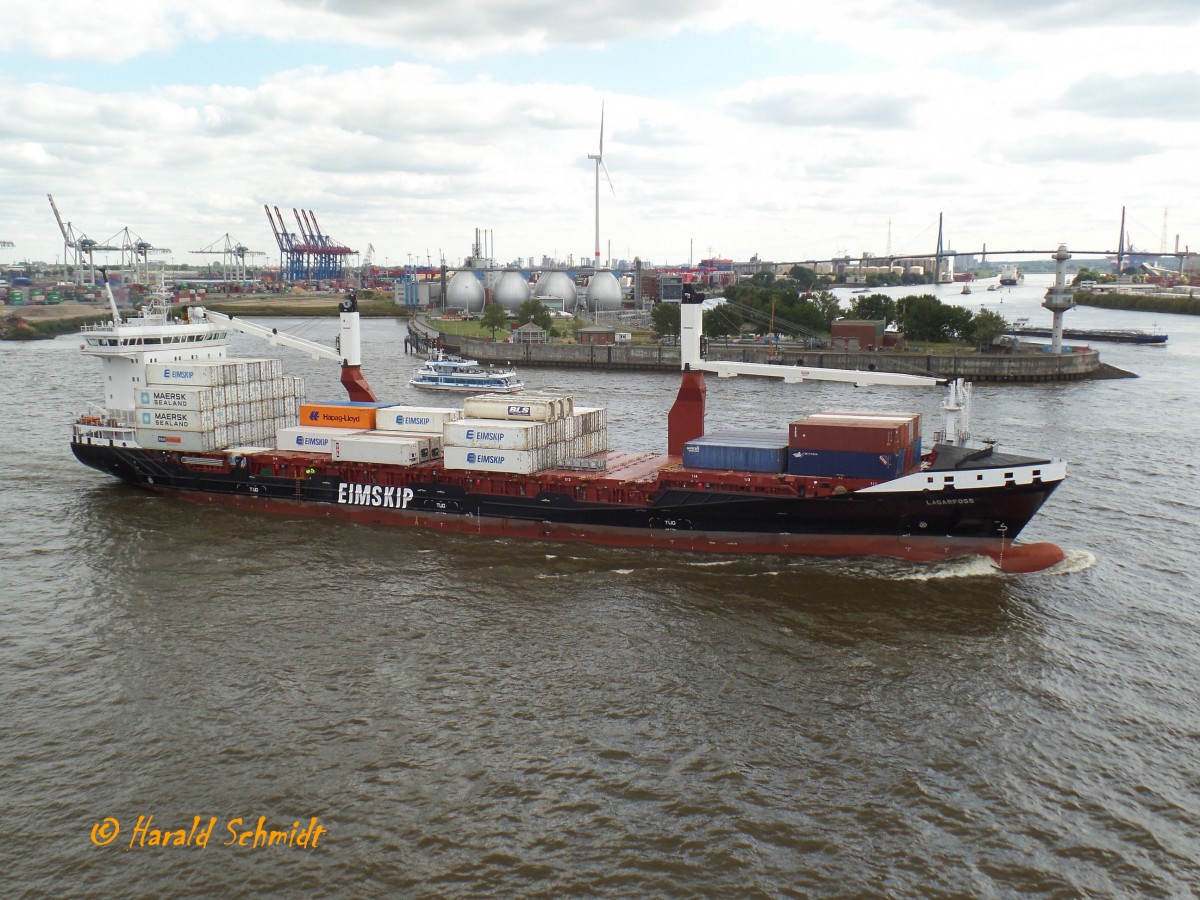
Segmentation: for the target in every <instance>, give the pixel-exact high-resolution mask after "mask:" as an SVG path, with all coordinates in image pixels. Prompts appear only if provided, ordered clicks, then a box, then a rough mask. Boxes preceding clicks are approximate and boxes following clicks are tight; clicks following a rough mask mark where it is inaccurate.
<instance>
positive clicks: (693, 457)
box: [683, 432, 788, 472]
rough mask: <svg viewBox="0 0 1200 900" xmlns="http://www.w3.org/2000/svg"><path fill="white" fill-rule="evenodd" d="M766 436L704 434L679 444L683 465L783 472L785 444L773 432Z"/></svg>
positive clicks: (786, 457)
mask: <svg viewBox="0 0 1200 900" xmlns="http://www.w3.org/2000/svg"><path fill="white" fill-rule="evenodd" d="M768 435H770V436H767V437H762V436H756V435H754V434H741V435H739V434H737V433H734V432H721V433H718V434H710V435H708V434H706V435H704V436H703V437H699V438H696V439H695V440H691V441H688V442H687V443H686V444H684V445H683V465H684V466H685V467H686V468H689V469H722V470H727V471H736V472H783V471H785V470H786V469H787V464H788V447H787V441H786V440H784V439H782V438H781V437H780V436H779V435H778V434H777V433H774V434H771V433H768Z"/></svg>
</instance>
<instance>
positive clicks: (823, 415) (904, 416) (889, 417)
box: [809, 410, 921, 443]
mask: <svg viewBox="0 0 1200 900" xmlns="http://www.w3.org/2000/svg"><path fill="white" fill-rule="evenodd" d="M846 417H849V418H851V419H868V420H874V421H879V422H881V423H889V422H895V423H907V424H908V425H909V434H908V443H911V442H912V441H913V440H915V439H916V438H918V437H920V436H921V414H920V413H899V414H897V413H879V412H846V411H844V410H826V411H823V412H819V413H814V414H813V415H812V416H809V418H811V419H822V420H826V419H827V420H834V421H836V420H840V419H843V418H846Z"/></svg>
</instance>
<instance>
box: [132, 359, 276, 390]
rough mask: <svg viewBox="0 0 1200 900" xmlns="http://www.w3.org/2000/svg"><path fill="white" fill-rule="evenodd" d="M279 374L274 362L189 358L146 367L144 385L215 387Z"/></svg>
mask: <svg viewBox="0 0 1200 900" xmlns="http://www.w3.org/2000/svg"><path fill="white" fill-rule="evenodd" d="M282 375H283V364H282V363H281V362H280V361H279V360H278V359H272V358H264V359H233V358H229V359H191V360H177V361H174V362H157V363H147V364H146V384H184V385H188V384H190V385H196V386H198V387H217V386H220V385H226V384H250V383H251V382H255V381H258V382H261V381H262V380H263V379H266V378H279V377H281V376H282Z"/></svg>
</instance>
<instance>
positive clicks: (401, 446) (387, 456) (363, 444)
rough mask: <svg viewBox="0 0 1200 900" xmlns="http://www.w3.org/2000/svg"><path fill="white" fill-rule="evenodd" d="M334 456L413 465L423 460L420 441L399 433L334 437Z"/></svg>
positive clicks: (367, 461)
mask: <svg viewBox="0 0 1200 900" xmlns="http://www.w3.org/2000/svg"><path fill="white" fill-rule="evenodd" d="M343 434H345V433H344V432H343ZM332 455H333V458H334V459H338V460H346V461H347V462H363V463H383V464H387V465H393V466H412V465H415V464H417V463H419V462H421V461H422V460H421V448H420V446H419V442H418V441H414V440H406V439H405V438H402V437H400V436H398V435H394V434H392V435H374V436H373V435H371V434H370V433H367V434H355V435H348V436H343V437H336V438H334V439H333V452H332Z"/></svg>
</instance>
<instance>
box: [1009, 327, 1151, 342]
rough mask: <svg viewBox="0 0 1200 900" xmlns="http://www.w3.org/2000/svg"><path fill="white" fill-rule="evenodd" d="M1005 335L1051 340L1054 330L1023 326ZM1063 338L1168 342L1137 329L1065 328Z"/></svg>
mask: <svg viewBox="0 0 1200 900" xmlns="http://www.w3.org/2000/svg"><path fill="white" fill-rule="evenodd" d="M1005 334H1011V335H1014V336H1016V337H1040V338H1049V337H1054V329H1052V328H1037V327H1034V326H1028V325H1021V326H1015V327H1012V328H1008V329H1006V330H1005ZM1062 336H1063V337H1064V338H1066V339H1067V340H1071V341H1104V342H1107V343H1116V344H1165V343H1166V342H1167V335H1165V334H1152V333H1150V332H1148V331H1142V330H1140V329H1136V328H1129V329H1112V328H1109V329H1103V328H1098V329H1093V328H1064V329H1063V332H1062Z"/></svg>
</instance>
